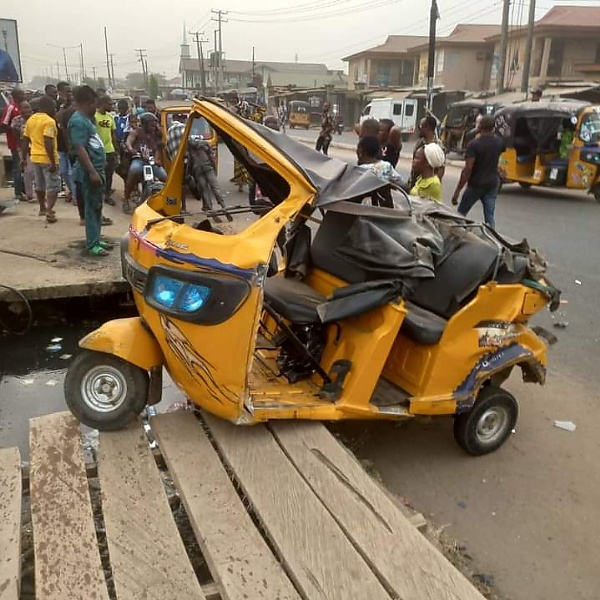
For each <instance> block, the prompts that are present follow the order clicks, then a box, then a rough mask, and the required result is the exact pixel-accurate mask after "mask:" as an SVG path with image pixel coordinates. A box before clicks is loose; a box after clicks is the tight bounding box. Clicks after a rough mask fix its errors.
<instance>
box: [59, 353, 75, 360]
mask: <svg viewBox="0 0 600 600" xmlns="http://www.w3.org/2000/svg"><path fill="white" fill-rule="evenodd" d="M58 358H60V359H61V360H69V359H70V358H73V355H72V354H61V355H60V356H59V357H58Z"/></svg>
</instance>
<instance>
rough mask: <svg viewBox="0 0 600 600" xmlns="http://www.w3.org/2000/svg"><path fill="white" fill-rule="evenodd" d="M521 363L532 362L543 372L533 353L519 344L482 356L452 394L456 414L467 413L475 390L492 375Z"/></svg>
mask: <svg viewBox="0 0 600 600" xmlns="http://www.w3.org/2000/svg"><path fill="white" fill-rule="evenodd" d="M522 362H527V363H531V362H534V363H536V364H538V366H539V367H540V368H542V370H543V366H542V365H541V363H539V362H538V361H537V360H536V358H535V357H534V355H533V352H531V351H530V350H528V349H527V348H525V347H524V346H521V345H520V344H512V345H510V346H505V347H503V348H500V349H499V350H497V351H495V352H491V353H489V354H486V355H485V356H483V357H482V358H481V359H480V360H479V361H478V362H477V364H476V365H475V367H473V369H472V370H471V371H470V373H469V374H468V375H467V377H466V378H465V380H464V381H463V382H462V383H461V384H460V385H459V386H458V387H457V388H456V389H455V390H454V392H453V396H454V398H455V400H456V401H457V409H456V412H457V413H458V414H460V413H463V412H467V411H469V410H470V409H471V408H472V407H473V404H474V403H475V398H476V393H477V390H478V389H479V387H480V386H481V384H482V383H483V382H484V381H486V380H487V379H489V378H490V377H491V376H492V375H493V374H494V373H497V372H499V371H502V370H503V369H506V368H507V367H510V366H512V365H516V364H518V363H522Z"/></svg>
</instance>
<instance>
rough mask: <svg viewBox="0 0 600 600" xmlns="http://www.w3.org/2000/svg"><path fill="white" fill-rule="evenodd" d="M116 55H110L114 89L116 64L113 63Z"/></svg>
mask: <svg viewBox="0 0 600 600" xmlns="http://www.w3.org/2000/svg"><path fill="white" fill-rule="evenodd" d="M114 56H115V55H114V54H111V55H110V75H111V78H112V87H113V88H114V87H115V63H114V62H113V58H114Z"/></svg>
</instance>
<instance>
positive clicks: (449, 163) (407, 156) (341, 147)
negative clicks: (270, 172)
mask: <svg viewBox="0 0 600 600" xmlns="http://www.w3.org/2000/svg"><path fill="white" fill-rule="evenodd" d="M290 138H291V139H293V140H296V141H298V142H302V143H303V144H306V145H307V146H314V144H315V140H310V139H308V138H300V137H294V136H290ZM357 141H358V138H357ZM330 147H331V148H337V149H338V150H348V151H350V152H354V151H355V150H356V146H353V145H352V144H344V143H343V142H335V141H333V142H331V144H330ZM400 158H403V159H405V160H412V154H409V153H408V152H401V153H400ZM446 166H449V167H458V168H459V169H462V168H463V167H464V166H465V163H464V161H462V160H454V159H450V160H446Z"/></svg>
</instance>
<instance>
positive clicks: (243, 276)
mask: <svg viewBox="0 0 600 600" xmlns="http://www.w3.org/2000/svg"><path fill="white" fill-rule="evenodd" d="M198 119H202V120H204V121H207V122H208V123H210V125H211V127H212V128H213V129H214V130H215V132H216V133H217V134H218V135H219V138H220V139H221V140H222V141H223V142H224V143H225V144H226V145H227V146H228V148H229V150H230V151H231V152H232V154H233V155H234V156H235V158H236V159H237V160H239V161H240V162H241V163H242V164H243V165H244V167H245V168H246V169H247V170H248V172H249V173H250V175H251V176H252V177H253V178H254V179H255V181H256V183H257V185H258V186H259V187H260V189H261V191H262V193H263V195H264V196H265V197H268V199H269V203H268V205H266V206H265V209H264V212H263V214H261V215H260V216H259V217H257V218H256V219H254V220H253V221H252V222H250V224H249V225H247V226H246V228H245V229H243V230H242V231H239V232H237V233H233V234H231V235H223V234H222V232H219V231H217V230H215V229H214V227H213V225H212V223H211V219H212V218H213V217H215V216H219V215H223V214H226V213H229V214H241V213H248V214H251V213H254V212H255V211H256V210H257V209H256V207H253V206H250V205H248V206H242V207H231V208H226V209H221V210H218V211H214V212H210V213H205V214H203V215H198V216H196V217H194V216H193V215H192V216H190V215H186V216H184V215H182V214H181V200H182V199H181V189H182V177H183V169H184V157H185V153H186V143H187V139H188V136H189V133H190V132H191V131H192V130H193V128H194V127H195V121H196V120H198ZM385 185H386V184H385V183H383V182H382V181H381V180H380V179H379V178H378V177H376V176H375V175H374V174H373V173H372V172H370V171H368V170H365V169H362V168H360V167H357V166H351V165H348V164H346V163H344V162H342V161H340V160H338V159H336V158H330V157H326V156H324V155H322V154H319V153H316V152H315V151H313V150H311V149H309V148H307V147H306V146H304V145H302V144H300V143H298V142H296V141H295V140H293V139H291V138H289V137H287V136H285V135H282V134H280V133H278V132H276V131H273V130H271V129H268V128H266V127H264V126H262V125H260V124H258V123H253V122H251V121H247V120H243V119H241V118H239V117H237V116H236V115H234V114H232V113H231V112H230V111H228V110H227V109H225V108H223V107H221V106H219V105H218V104H216V103H213V102H211V101H208V100H202V101H197V102H196V103H195V104H194V106H193V107H192V110H191V112H190V119H189V120H188V123H187V127H186V135H185V137H184V143H183V144H182V147H181V148H180V151H179V154H178V156H177V159H176V160H175V163H174V164H173V166H172V169H171V172H170V174H169V179H168V181H167V184H166V186H165V188H164V189H163V190H162V191H161V192H160V193H158V194H156V195H154V196H152V197H150V198H149V199H148V200H147V201H146V202H145V203H143V204H142V205H140V206H139V207H138V208H137V209H136V211H135V213H134V215H133V220H132V223H131V227H130V231H129V234H128V236H127V238H126V239H125V240H124V242H123V245H122V263H123V272H124V275H125V277H126V278H127V280H128V281H129V283H130V284H131V289H132V291H133V295H134V298H135V303H136V306H137V310H138V312H139V315H138V316H136V317H134V318H129V319H118V320H114V321H110V322H108V323H106V324H104V325H103V326H101V327H100V328H99V329H98V330H96V331H94V332H92V333H90V334H89V335H88V336H86V337H85V338H84V339H82V340H81V342H80V346H81V347H82V348H83V351H82V352H81V354H79V355H78V356H77V357H76V359H75V360H74V361H73V363H72V364H71V366H70V368H69V371H68V373H67V377H66V382H65V398H66V401H67V404H68V406H69V408H70V409H71V411H72V412H73V413H74V414H75V415H76V416H77V417H78V418H79V419H80V420H81V422H83V423H85V424H87V425H89V426H91V427H95V428H97V429H100V430H111V429H118V428H120V427H124V426H125V425H127V423H128V422H130V421H131V420H132V419H134V418H135V417H136V416H137V415H138V414H140V413H141V412H142V411H143V410H144V407H145V406H146V405H147V404H155V403H157V402H158V401H160V397H161V391H162V384H161V376H162V370H163V368H166V369H167V371H168V372H169V374H170V376H171V377H172V378H173V380H174V381H175V382H176V383H177V385H178V386H179V388H180V389H181V390H182V391H183V393H184V394H186V396H187V397H188V398H189V400H190V401H191V403H193V405H194V406H196V407H199V408H202V409H204V410H206V411H209V412H211V413H213V414H215V415H218V416H219V417H222V418H223V419H227V420H229V421H231V422H233V423H235V424H238V425H249V424H253V423H261V422H265V421H269V420H272V419H314V420H325V421H333V420H341V419H363V420H382V419H385V420H401V419H408V418H412V417H414V416H415V415H450V416H452V417H453V418H454V423H455V426H454V435H455V438H456V440H457V442H458V443H459V444H460V446H461V447H462V448H464V449H465V450H466V451H467V452H469V453H471V454H473V455H480V454H486V453H488V452H492V451H493V450H495V449H497V448H498V447H499V446H501V445H502V444H503V443H504V442H505V441H506V440H507V439H508V437H509V436H510V434H511V432H512V430H513V428H514V427H515V423H516V420H517V414H518V405H517V402H516V400H515V398H514V397H513V396H512V395H511V394H510V393H509V392H507V391H506V390H504V389H503V388H502V387H501V386H502V384H503V382H504V381H505V380H506V379H507V378H508V376H509V375H510V373H511V372H512V371H513V369H515V368H518V369H520V370H521V371H522V373H523V377H524V379H525V380H526V381H531V382H537V383H544V381H545V378H546V361H547V356H546V353H547V346H548V344H549V343H552V342H553V341H555V338H553V336H551V334H549V333H547V332H545V331H544V330H543V329H541V328H538V327H533V326H532V325H531V320H532V319H533V318H534V316H535V315H536V314H537V313H538V312H539V311H540V310H542V309H543V308H544V307H545V306H546V305H548V304H550V305H551V308H553V309H556V308H557V307H558V303H559V292H558V290H556V289H555V288H554V287H553V286H552V285H551V284H550V283H549V282H548V280H547V279H546V278H545V264H544V262H543V261H542V260H541V259H540V258H539V256H538V255H537V253H536V252H535V251H533V250H531V249H530V248H529V246H528V245H527V243H526V242H522V243H520V244H514V243H510V242H508V241H506V240H504V239H503V238H502V237H501V236H500V235H499V234H497V233H496V232H495V231H494V230H492V229H489V228H487V227H486V226H485V225H480V224H477V223H474V222H472V221H470V220H468V219H465V218H463V217H461V216H459V215H456V213H454V212H453V211H450V210H447V209H446V208H444V207H442V206H439V205H435V204H433V203H431V202H426V203H425V202H423V203H422V202H420V201H419V200H418V199H414V200H411V199H409V198H408V197H407V196H405V195H403V194H402V193H400V192H397V193H396V192H394V199H395V202H396V204H397V205H398V206H401V208H396V209H389V208H381V207H378V206H373V205H372V204H373V203H374V204H376V203H377V200H378V197H379V194H380V192H381V190H382V187H385ZM247 223H248V221H246V220H244V224H247Z"/></svg>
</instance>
